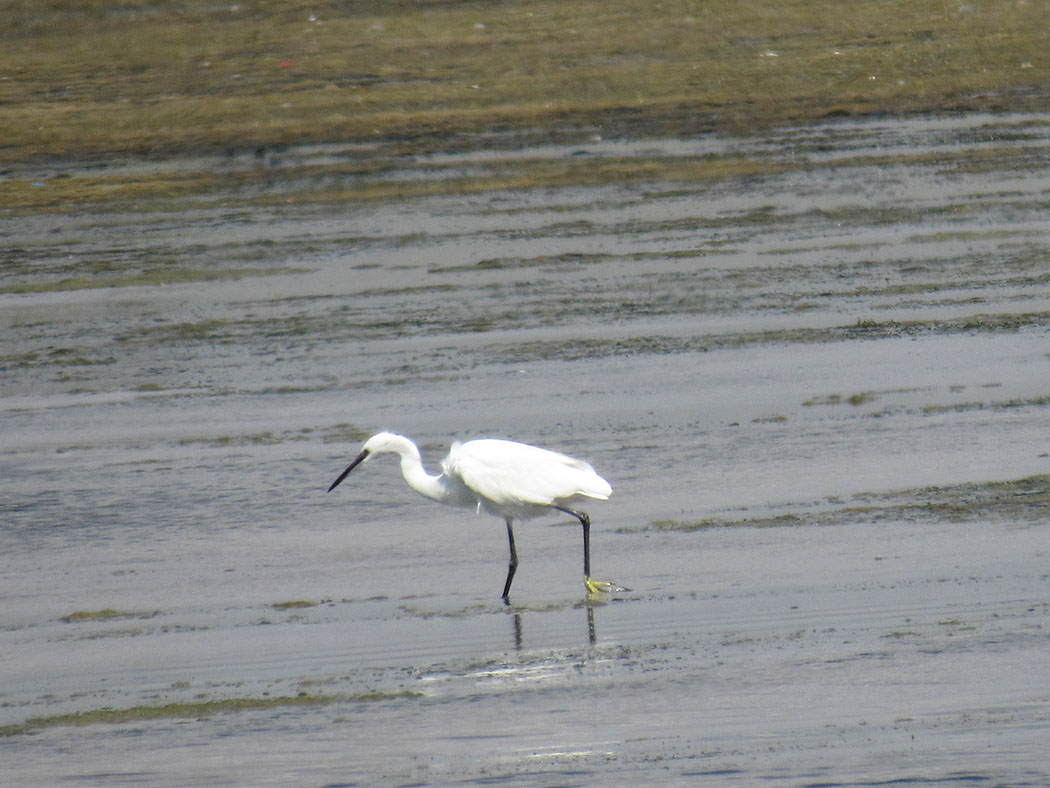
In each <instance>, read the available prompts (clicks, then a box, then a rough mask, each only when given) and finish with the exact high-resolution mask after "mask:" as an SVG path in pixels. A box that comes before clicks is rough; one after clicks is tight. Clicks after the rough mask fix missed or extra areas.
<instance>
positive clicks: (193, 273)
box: [0, 267, 307, 294]
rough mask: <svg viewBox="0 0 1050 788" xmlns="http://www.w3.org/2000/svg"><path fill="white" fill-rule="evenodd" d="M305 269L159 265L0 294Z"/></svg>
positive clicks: (12, 287)
mask: <svg viewBox="0 0 1050 788" xmlns="http://www.w3.org/2000/svg"><path fill="white" fill-rule="evenodd" d="M306 272H307V271H306V270H305V269H302V268H215V269H201V268H181V267H158V268H150V269H147V270H144V271H127V272H118V273H109V274H98V275H94V276H69V277H65V278H63V279H56V280H53V281H42V282H41V281H37V282H19V283H14V284H8V285H2V286H0V293H12V294H18V293H54V292H61V291H65V290H92V289H99V288H106V287H159V286H162V285H177V284H188V283H193V282H215V281H237V280H239V279H244V278H245V277H249V276H275V275H280V274H295V273H306Z"/></svg>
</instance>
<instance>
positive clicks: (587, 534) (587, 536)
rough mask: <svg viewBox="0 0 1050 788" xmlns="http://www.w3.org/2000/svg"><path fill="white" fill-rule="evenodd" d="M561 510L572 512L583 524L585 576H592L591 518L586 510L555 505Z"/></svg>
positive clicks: (567, 512) (566, 512)
mask: <svg viewBox="0 0 1050 788" xmlns="http://www.w3.org/2000/svg"><path fill="white" fill-rule="evenodd" d="M554 508H555V509H557V510H558V511H560V512H565V514H571V515H572V516H573V517H575V518H576V519H577V520H579V521H580V525H582V526H583V576H584V577H586V578H590V576H591V518H590V517H588V516H587V513H586V512H578V511H576V510H575V509H570V508H568V507H567V506H555V507H554Z"/></svg>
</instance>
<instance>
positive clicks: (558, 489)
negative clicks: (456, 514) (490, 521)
mask: <svg viewBox="0 0 1050 788" xmlns="http://www.w3.org/2000/svg"><path fill="white" fill-rule="evenodd" d="M444 468H445V473H446V474H447V475H450V476H454V477H456V478H458V479H459V480H460V481H462V483H463V484H464V485H465V486H466V487H468V488H469V489H470V490H472V491H473V492H475V493H476V494H477V495H478V496H480V497H481V498H484V499H487V500H488V501H491V502H492V503H494V504H496V505H497V506H514V505H520V504H540V505H551V504H555V503H558V502H560V501H567V500H568V499H570V498H572V497H574V496H577V495H582V496H587V497H589V498H599V499H601V500H605V499H606V498H608V497H609V496H610V495H611V494H612V487H610V486H609V483H608V482H607V481H605V479H603V478H602V477H601V476H599V475H598V474H597V473H595V471H594V468H592V467H591V466H590V465H589V464H587V463H586V462H583V461H582V460H577V459H574V458H572V457H568V456H566V455H564V454H559V453H558V452H553V451H549V450H547V449H541V448H539V447H537V446H530V445H528V444H525V443H516V442H514V441H504V440H494V439H484V440H474V441H468V442H467V443H462V444H456V445H454V446H453V447H452V450H451V451H450V452H449V455H448V459H446V460H445V463H444Z"/></svg>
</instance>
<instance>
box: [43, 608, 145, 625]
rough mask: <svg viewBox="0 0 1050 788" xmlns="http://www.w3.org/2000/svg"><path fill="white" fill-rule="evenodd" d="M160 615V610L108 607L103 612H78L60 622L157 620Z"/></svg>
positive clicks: (64, 617)
mask: <svg viewBox="0 0 1050 788" xmlns="http://www.w3.org/2000/svg"><path fill="white" fill-rule="evenodd" d="M159 615H160V611H159V610H114V609H113V608H109V607H107V608H104V609H102V610H77V611H75V612H73V613H70V614H69V615H66V616H62V618H60V619H59V621H63V622H65V623H66V624H77V623H80V622H83V621H115V620H120V619H144V618H155V617H156V616H159Z"/></svg>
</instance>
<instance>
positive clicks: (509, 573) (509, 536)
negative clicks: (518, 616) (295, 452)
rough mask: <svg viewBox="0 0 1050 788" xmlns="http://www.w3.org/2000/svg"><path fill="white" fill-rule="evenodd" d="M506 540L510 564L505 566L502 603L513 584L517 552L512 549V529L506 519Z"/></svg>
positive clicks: (516, 569) (509, 521)
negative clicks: (508, 546) (508, 547)
mask: <svg viewBox="0 0 1050 788" xmlns="http://www.w3.org/2000/svg"><path fill="white" fill-rule="evenodd" d="M507 540H508V541H509V542H510V563H509V564H508V565H507V582H506V583H505V584H504V586H503V601H506V600H507V596H508V595H509V594H510V584H511V583H512V582H514V573H515V572H516V571H518V551H517V550H515V549H514V527H513V526H512V525H511V520H510V518H509V517H508V518H507Z"/></svg>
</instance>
